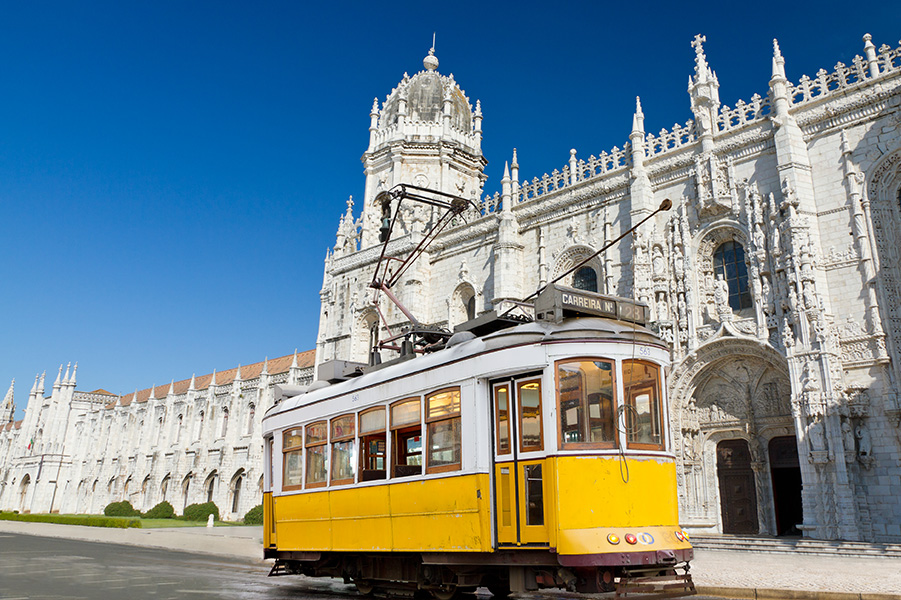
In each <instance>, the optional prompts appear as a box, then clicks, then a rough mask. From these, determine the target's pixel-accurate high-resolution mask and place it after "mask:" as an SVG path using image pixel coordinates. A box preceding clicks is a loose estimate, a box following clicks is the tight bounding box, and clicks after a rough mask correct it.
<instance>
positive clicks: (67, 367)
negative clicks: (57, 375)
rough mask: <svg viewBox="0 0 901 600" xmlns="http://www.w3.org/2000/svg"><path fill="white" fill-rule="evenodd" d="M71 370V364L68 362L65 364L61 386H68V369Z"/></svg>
mask: <svg viewBox="0 0 901 600" xmlns="http://www.w3.org/2000/svg"><path fill="white" fill-rule="evenodd" d="M71 368H72V363H71V362H69V363H67V364H66V374H65V375H64V376H63V385H69V369H71Z"/></svg>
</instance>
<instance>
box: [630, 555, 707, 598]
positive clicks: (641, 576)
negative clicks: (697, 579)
mask: <svg viewBox="0 0 901 600" xmlns="http://www.w3.org/2000/svg"><path fill="white" fill-rule="evenodd" d="M680 569H682V570H683V571H684V572H683V573H681V574H680V573H679V570H680ZM697 593H698V592H697V590H696V589H695V584H694V582H693V581H692V580H691V574H690V573H689V572H688V564H687V563H686V564H684V565H679V566H676V567H673V568H669V569H664V570H662V571H661V570H660V569H659V567H658V568H653V567H652V568H637V569H627V570H626V571H625V572H623V574H622V576H621V577H620V579H619V582H617V584H616V598H640V599H641V600H652V599H654V598H681V597H684V596H694V595H695V594H697Z"/></svg>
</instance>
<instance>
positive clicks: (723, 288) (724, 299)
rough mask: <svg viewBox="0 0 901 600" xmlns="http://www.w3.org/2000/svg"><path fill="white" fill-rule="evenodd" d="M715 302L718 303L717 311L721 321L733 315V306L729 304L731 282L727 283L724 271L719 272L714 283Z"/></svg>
mask: <svg viewBox="0 0 901 600" xmlns="http://www.w3.org/2000/svg"><path fill="white" fill-rule="evenodd" d="M713 302H714V304H715V305H716V312H717V314H718V315H719V317H720V320H721V321H724V320H727V319H728V318H730V317H731V315H732V308H731V307H730V306H729V284H728V283H726V280H725V278H724V277H723V274H722V273H717V275H716V281H715V282H714V283H713Z"/></svg>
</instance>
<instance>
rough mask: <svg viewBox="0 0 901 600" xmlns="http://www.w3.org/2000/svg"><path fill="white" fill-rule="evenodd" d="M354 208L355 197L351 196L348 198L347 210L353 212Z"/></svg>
mask: <svg viewBox="0 0 901 600" xmlns="http://www.w3.org/2000/svg"><path fill="white" fill-rule="evenodd" d="M353 209H354V197H353V196H349V197H348V198H347V212H353Z"/></svg>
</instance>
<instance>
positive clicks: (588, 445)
mask: <svg viewBox="0 0 901 600" xmlns="http://www.w3.org/2000/svg"><path fill="white" fill-rule="evenodd" d="M582 362H591V363H595V364H596V363H606V364H608V365H610V369H609V370H610V393H611V397H610V401H609V405H610V406H609V407H610V412H611V415H610V417H609V420H608V423H609V428H610V433H611V439H610V440H609V441H600V442H592V441H573V442H567V441H566V430H564V427H563V421H564V419H565V418H566V417H567V414H568V413H567V410H571V408H570V407H564V402H570V401H569V400H564V399H563V394H562V392H563V390H562V384H563V381H562V377H561V370H560V368H561V366H563V365H567V364H573V363H582ZM616 367H617V365H616V361H615V360H614V359H612V358H604V357H600V356H573V357H569V358H564V359H561V360H558V361H555V362H554V377H555V395H556V401H557V414H558V417H557V435H558V436H559V447H560V449H561V450H610V449H615V448H618V447H619V419H618V415H617V413H618V408H619V404H618V400H619V398H618V394H617V374H616ZM603 370H606V369H603ZM582 378H583V380H584V374H582ZM581 386H582V387H583V388H584V387H585V383H584V381H583V382H582V383H581ZM598 394H600V392H598ZM592 395H594V393H592V394H584V393H583V394H582V396H583V397H582V398H580V402H579V406H578V409H579V410H580V411H581V412H580V413H579V415H580V420H579V431H580V433H582V434H583V435H584V436H585V437H589V438H590V431H591V429H590V420H589V421H588V422H587V423H583V422H582V421H583V419H582V417H581V415H582V414H583V413H584V414H588V415H589V416H590V413H591V405H592V403H591V401H590V400H589V399H588V397H587V396H592ZM598 397H599V398H600V397H601V396H600V395H599V396H598ZM598 406H599V408H600V405H598ZM586 409H587V410H586ZM599 412H600V411H599ZM589 418H590V417H589Z"/></svg>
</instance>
